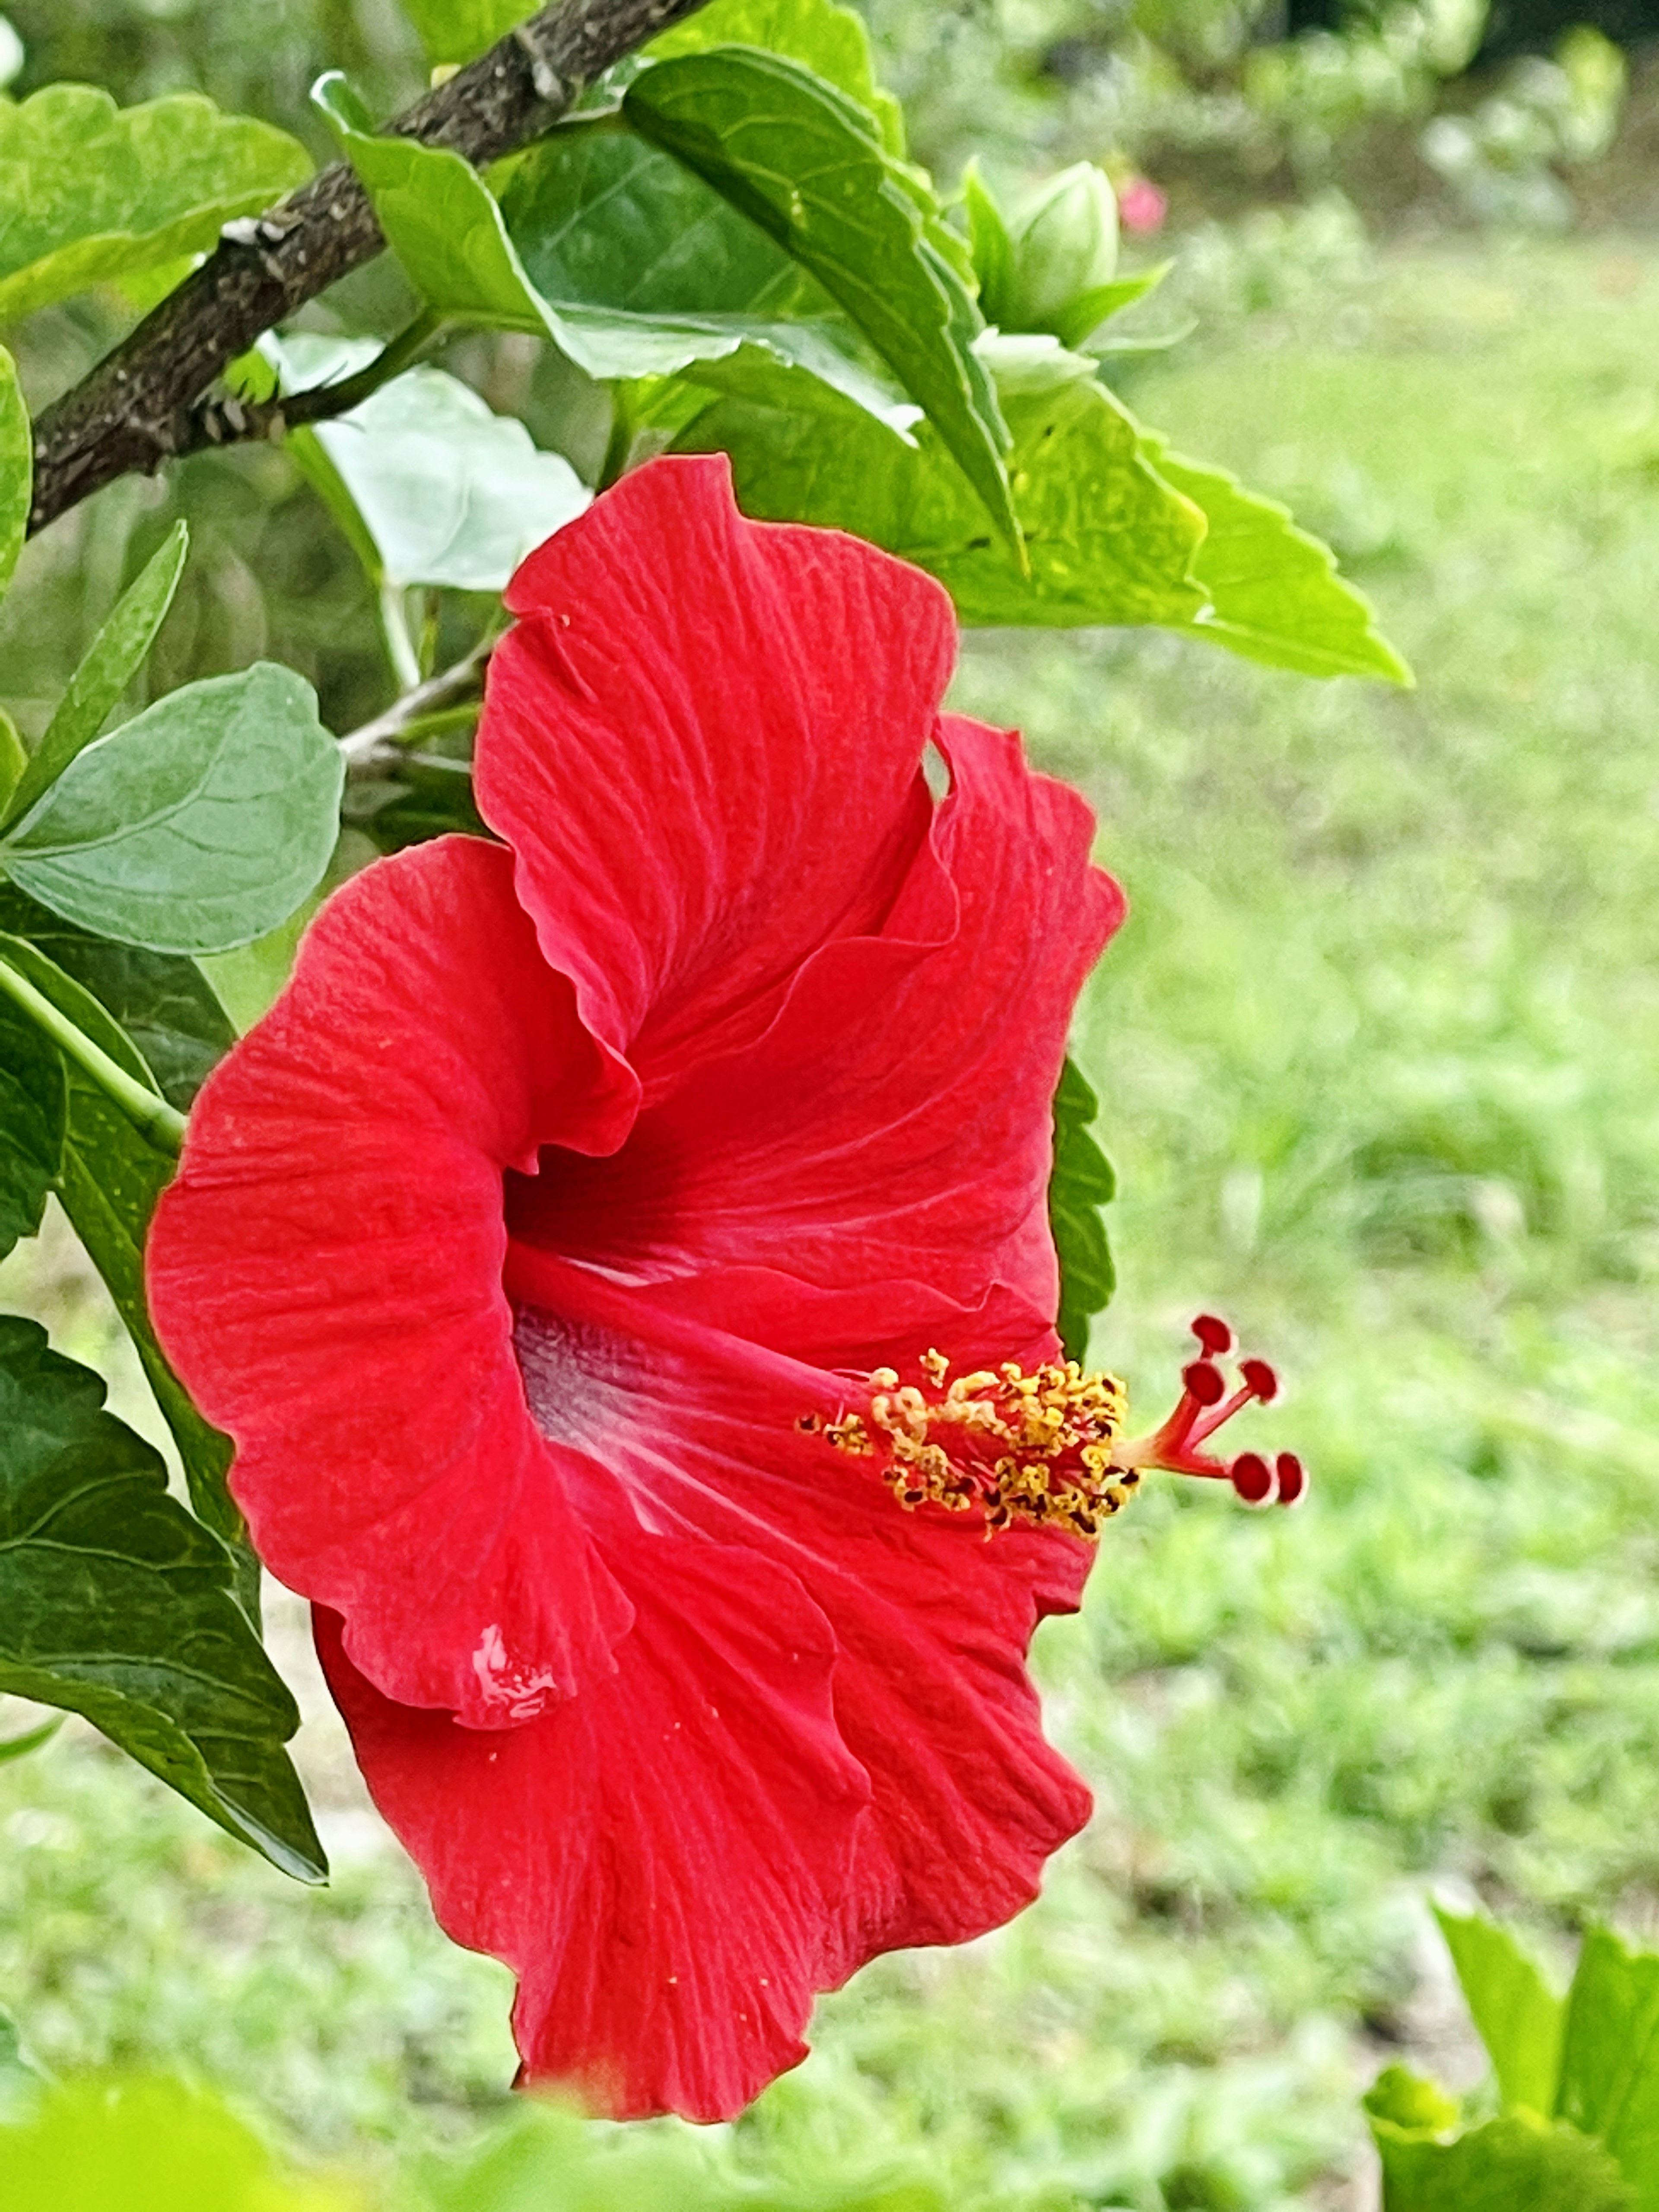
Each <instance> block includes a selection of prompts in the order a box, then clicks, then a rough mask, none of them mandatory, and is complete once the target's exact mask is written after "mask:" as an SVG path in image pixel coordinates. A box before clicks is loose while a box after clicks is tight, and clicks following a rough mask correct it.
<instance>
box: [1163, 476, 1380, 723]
mask: <svg viewBox="0 0 1659 2212" xmlns="http://www.w3.org/2000/svg"><path fill="white" fill-rule="evenodd" d="M1142 443H1143V447H1144V450H1145V452H1146V458H1147V459H1148V460H1149V461H1150V462H1151V463H1152V466H1153V467H1154V468H1155V469H1156V470H1157V471H1158V474H1159V475H1160V476H1161V477H1163V478H1164V481H1165V482H1166V483H1170V484H1173V485H1174V486H1175V488H1176V490H1177V491H1180V492H1182V493H1184V494H1185V495H1186V496H1187V497H1188V499H1190V500H1191V501H1192V502H1193V504H1194V506H1195V507H1200V508H1201V509H1202V511H1203V513H1204V514H1205V515H1206V518H1207V519H1208V522H1209V529H1208V531H1207V532H1206V536H1205V539H1204V543H1203V544H1202V545H1201V546H1200V548H1199V551H1198V556H1197V558H1196V559H1195V560H1194V563H1193V573H1194V575H1195V576H1196V577H1197V579H1198V580H1199V582H1200V584H1202V585H1203V586H1204V588H1205V590H1206V592H1208V594H1209V596H1210V599H1211V601H1212V605H1211V608H1210V610H1209V611H1208V612H1207V613H1206V614H1203V615H1201V616H1200V617H1198V619H1197V620H1196V621H1195V622H1194V623H1193V626H1192V629H1193V635H1194V636H1195V637H1206V638H1211V639H1213V640H1214V641H1215V642H1216V643H1217V644H1218V645H1225V646H1227V647H1230V648H1231V651H1233V652H1234V653H1242V654H1243V656H1244V658H1245V659H1248V660H1260V661H1265V662H1266V663H1267V665H1268V666H1269V667H1273V668H1293V669H1295V670H1297V671H1298V672H1299V673H1300V674H1302V675H1304V676H1379V677H1382V678H1383V679H1384V680H1385V681H1386V682H1388V683H1390V684H1410V683H1411V681H1412V673H1411V671H1410V669H1409V668H1407V665H1406V664H1405V662H1404V661H1403V660H1402V659H1401V658H1400V655H1399V654H1398V653H1396V652H1395V649H1394V647H1392V646H1391V645H1390V644H1389V641H1388V640H1387V639H1386V638H1385V637H1384V636H1383V635H1382V633H1381V632H1380V631H1379V630H1378V629H1377V628H1376V617H1375V614H1374V611H1373V609H1372V607H1371V604H1370V600H1369V599H1366V598H1365V597H1364V595H1363V593H1361V592H1357V591H1356V590H1355V589H1354V587H1353V586H1352V584H1350V583H1348V582H1346V580H1344V579H1343V578H1342V577H1340V576H1339V575H1338V574H1337V573H1336V561H1335V557H1334V555H1333V554H1332V552H1331V551H1330V549H1329V548H1328V546H1326V545H1323V544H1321V543H1320V541H1319V539H1318V538H1313V537H1310V535H1309V533H1308V532H1306V531H1305V530H1298V529H1297V526H1296V525H1295V523H1294V522H1293V521H1292V520H1291V513H1290V510H1289V508H1288V507H1281V506H1280V505H1279V502H1278V501H1277V500H1272V499H1264V498H1263V497H1262V496H1261V494H1260V493H1257V492H1250V491H1246V490H1245V489H1244V488H1243V485H1242V484H1240V483H1239V482H1238V479H1237V477H1232V476H1230V475H1228V473H1227V471H1225V469H1212V468H1208V467H1205V466H1203V465H1200V463H1198V462H1196V461H1188V460H1184V459H1182V457H1181V455H1180V454H1178V453H1171V452H1170V450H1169V448H1168V447H1167V446H1166V445H1165V444H1164V441H1163V440H1162V438H1160V437H1159V436H1158V434H1157V433H1156V432H1144V433H1143V434H1142Z"/></svg>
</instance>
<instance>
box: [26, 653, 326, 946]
mask: <svg viewBox="0 0 1659 2212" xmlns="http://www.w3.org/2000/svg"><path fill="white" fill-rule="evenodd" d="M342 782H343V767H342V763H341V759H340V752H339V748H338V746H337V744H335V743H334V740H333V739H332V738H331V737H330V735H329V733H328V732H327V731H326V730H325V729H324V727H323V726H322V724H321V723H320V722H319V720H318V719H317V702H316V697H315V695H314V694H313V691H312V689H311V686H310V685H309V684H307V683H306V682H305V681H304V680H303V679H302V678H301V677H298V676H296V675H295V673H294V672H293V671H292V670H291V669H287V668H279V667H277V666H276V665H274V664H273V663H271V662H269V661H260V662H258V663H256V664H255V665H254V666H253V667H252V668H249V669H246V670H245V671H243V672H242V673H241V674H240V675H237V676H215V677H210V678H207V679H206V680H205V681H204V682H203V683H199V684H186V685H185V687H184V688H183V689H182V690H178V691H174V692H171V693H170V694H169V695H168V696H167V697H166V698H165V699H161V700H158V701H157V702H156V703H155V705H154V706H153V707H150V708H147V709H146V710H145V712H144V713H143V714H140V715H138V716H137V718H136V719H135V720H132V721H131V722H127V723H125V724H124V725H123V726H121V728H119V729H118V730H115V731H112V732H111V733H110V735H109V736H108V737H106V738H98V739H96V740H95V741H94V743H93V744H89V745H88V746H87V747H86V748H85V750H83V751H82V752H81V753H79V754H77V756H76V758H75V759H74V760H73V761H71V762H70V764H69V766H68V768H66V769H64V773H63V775H61V776H60V777H59V778H58V781H57V782H56V783H55V784H53V785H52V788H51V789H50V790H49V791H48V792H47V793H46V796H45V797H44V798H43V799H41V800H40V803H39V804H38V805H36V806H35V807H34V809H33V811H32V812H30V813H29V814H27V815H26V816H25V817H23V819H22V820H21V822H19V823H17V824H16V825H15V828H14V829H12V830H11V831H10V832H9V834H8V835H7V836H5V837H4V838H3V839H0V866H4V868H5V869H6V871H7V872H8V873H9V875H10V876H11V877H12V878H13V880H14V881H15V882H16V883H17V884H21V887H22V888H23V890H26V891H27V892H28V893H29V894H30V896H33V897H34V898H37V899H39V900H40V902H41V903H42V904H43V905H45V906H49V907H51V908H52V910H53V912H54V913H57V914H60V915H63V916H64V920H65V921H73V922H76V923H78V924H79V925H80V926H81V927H82V928H85V929H91V930H95V931H97V932H98V933H100V935H101V936H105V937H113V938H117V939H119V940H120V941H121V942H123V943H124V944H130V945H149V946H150V947H151V948H153V949H154V950H155V951H163V952H213V951H222V950H223V949H224V948H226V947H228V946H229V945H246V944H247V943H248V942H249V941H250V940H251V939H253V938H256V937H259V936H263V935H264V933H265V932H266V931H267V930H270V929H272V928H274V927H276V924H277V923H278V922H279V921H283V919H284V918H285V917H286V916H287V915H289V914H291V913H292V912H293V911H294V908H295V907H296V906H298V905H299V903H300V902H301V899H303V898H304V897H305V896H306V895H307V892H308V891H310V890H313V887H314V886H315V885H316V884H318V883H319V881H320V879H321V877H322V873H323V871H324V869H325V867H326V866H327V865H328V860H329V855H330V854H331V852H332V851H333V849H334V843H335V838H336V836H337V827H338V817H339V801H340V789H341V785H342Z"/></svg>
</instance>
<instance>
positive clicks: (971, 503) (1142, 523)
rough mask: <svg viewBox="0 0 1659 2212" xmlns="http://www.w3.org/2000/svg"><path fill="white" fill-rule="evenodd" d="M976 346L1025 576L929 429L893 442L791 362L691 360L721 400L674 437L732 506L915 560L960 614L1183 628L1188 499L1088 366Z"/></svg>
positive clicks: (1191, 540)
mask: <svg viewBox="0 0 1659 2212" xmlns="http://www.w3.org/2000/svg"><path fill="white" fill-rule="evenodd" d="M982 344H983V349H984V350H985V352H986V353H987V355H988V356H990V357H991V358H992V359H993V360H994V361H995V362H996V363H997V365H998V383H999V389H1000V394H1001V401H1002V408H1003V411H1004V413H1005V414H1006V417H1007V420H1008V422H1009V425H1010V427H1011V428H1012V432H1013V437H1014V446H1013V451H1012V453H1011V455H1010V457H1009V459H1010V466H1011V470H1012V478H1013V482H1014V485H1015V496H1016V499H1017V501H1018V507H1019V513H1020V518H1021V520H1022V522H1023V524H1024V530H1025V533H1026V550H1027V553H1028V555H1029V556H1030V575H1029V577H1026V576H1022V575H1021V574H1020V572H1019V569H1018V566H1017V565H1016V563H1015V562H1014V560H1013V557H1012V555H1011V554H1010V553H1009V551H1008V550H1007V549H1006V546H1004V545H1003V544H1001V543H1000V541H999V540H998V539H997V538H995V537H994V535H993V534H992V532H990V531H989V530H988V529H987V526H986V521H985V516H984V513H983V512H982V510H981V507H980V506H979V503H978V501H976V500H975V498H974V497H973V495H971V493H970V492H969V490H968V489H967V487H966V485H965V484H964V483H963V479H962V477H961V474H960V472H959V471H957V470H956V469H955V468H953V467H951V465H950V463H949V461H948V460H947V459H946V458H945V455H944V453H942V452H941V450H940V447H939V441H938V439H937V437H936V435H934V433H933V429H932V428H931V426H929V425H927V424H919V425H918V426H917V429H916V443H915V449H914V450H910V449H907V448H906V447H904V446H902V445H901V444H900V443H899V442H898V441H897V440H896V439H895V438H894V437H892V436H891V435H890V434H889V433H888V432H886V431H884V429H882V428H881V427H880V425H879V424H878V423H875V422H872V421H871V419H870V418H869V416H864V415H860V413H858V412H857V411H856V410H854V409H853V408H851V407H848V405H847V404H846V403H845V402H844V401H842V400H841V399H839V398H836V395H835V394H833V393H829V392H824V391H823V387H822V386H817V385H815V384H813V383H811V382H810V381H809V380H807V379H806V378H805V377H801V376H799V375H797V374H793V372H791V371H788V370H785V369H778V368H770V367H769V365H767V364H765V363H763V362H748V361H744V360H743V359H739V360H738V361H735V362H732V363H729V364H728V363H719V364H715V365H714V366H712V367H709V368H700V369H699V370H697V371H696V375H697V377H698V379H699V380H700V381H702V382H706V383H707V384H708V385H709V386H711V387H714V386H719V387H720V390H721V393H722V396H721V397H720V398H718V399H716V400H714V402H712V403H711V404H710V405H709V406H708V408H707V409H705V410H702V412H700V413H699V414H698V415H697V416H696V417H695V419H694V420H693V421H692V422H691V423H690V426H689V427H688V428H686V429H684V431H682V432H681V433H680V435H679V436H678V439H677V441H676V446H677V449H678V450H679V451H681V452H689V453H707V452H725V453H729V454H730V455H731V457H732V472H733V475H734V477H735V480H736V483H737V489H738V501H739V504H740V505H741V506H742V507H743V509H744V513H746V514H752V515H755V516H757V517H758V518H761V519H763V520H773V521H804V522H815V523H822V524H826V525H829V526H831V527H834V528H836V529H840V530H848V531H850V532H853V534H854V536H855V537H859V538H867V539H868V540H869V541H870V542H871V544H876V545H881V546H884V547H885V548H886V550H888V551H889V552H890V553H896V554H898V555H899V556H900V557H901V558H902V559H903V560H906V561H912V562H915V564H916V565H917V567H919V568H926V569H927V570H929V571H930V572H931V573H932V574H933V575H935V576H937V577H938V578H939V581H940V582H941V583H942V584H944V585H945V587H946V588H947V589H948V590H949V592H950V593H951V598H952V599H954V600H955V602H956V606H957V614H958V615H959V616H960V617H961V619H962V620H963V622H964V623H1021V624H1036V625H1041V626H1053V627H1056V628H1062V629H1064V628H1069V627H1073V626H1075V625H1078V624H1081V623H1168V624H1170V625H1172V626H1174V627H1177V628H1182V629H1184V628H1185V627H1186V626H1187V624H1188V623H1190V622H1191V621H1192V620H1193V618H1194V616H1195V615H1196V614H1197V613H1198V612H1199V611H1200V609H1201V608H1202V607H1203V605H1204V604H1205V600H1204V594H1203V592H1201V591H1200V589H1199V588H1198V586H1196V585H1195V584H1194V583H1193V582H1192V580H1191V579H1190V576H1189V574H1188V571H1189V569H1190V568H1191V565H1192V561H1193V557H1194V552H1195V550H1196V549H1197V546H1198V544H1199V540H1200V537H1201V535H1202V532H1203V518H1202V516H1201V515H1200V513H1199V512H1198V510H1197V509H1196V507H1194V506H1193V505H1192V504H1191V503H1190V501H1188V500H1186V499H1184V498H1182V496H1181V495H1180V494H1179V493H1177V492H1175V491H1172V490H1171V489H1170V487H1169V486H1168V485H1166V484H1165V483H1164V482H1163V480H1162V478H1161V477H1158V475H1157V474H1156V473H1155V472H1154V471H1152V469H1151V468H1149V467H1148V466H1147V465H1146V461H1145V460H1144V459H1143V458H1142V456H1141V453H1140V448H1139V433H1138V430H1137V428H1136V425H1135V423H1134V422H1133V419H1132V418H1131V417H1130V416H1128V415H1127V413H1126V412H1125V411H1124V410H1123V408H1122V407H1121V405H1120V404H1119V403H1118V402H1117V400H1116V399H1115V398H1113V396H1112V394H1111V393H1110V392H1108V391H1107V389H1106V387H1105V386H1103V384H1101V383H1099V382H1098V381H1097V380H1096V378H1095V375H1094V364H1093V363H1092V362H1088V361H1085V360H1083V359H1081V358H1080V357H1079V356H1077V355H1075V354H1067V353H1065V352H1063V351H1062V349H1060V347H1059V346H1058V345H1056V344H1055V343H1054V340H1053V339H1051V338H1043V337H1036V338H1012V339H1006V338H998V339H994V340H992V341H989V342H982Z"/></svg>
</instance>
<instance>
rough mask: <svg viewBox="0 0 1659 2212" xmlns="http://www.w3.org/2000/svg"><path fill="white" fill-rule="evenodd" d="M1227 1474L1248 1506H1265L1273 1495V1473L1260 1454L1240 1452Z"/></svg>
mask: <svg viewBox="0 0 1659 2212" xmlns="http://www.w3.org/2000/svg"><path fill="white" fill-rule="evenodd" d="M1286 1456H1287V1457H1288V1456H1289V1455H1288V1454H1286ZM1227 1473H1228V1475H1229V1477H1230V1478H1231V1482H1232V1486H1233V1488H1234V1489H1235V1490H1236V1491H1237V1492H1238V1494H1239V1496H1240V1497H1241V1498H1243V1501H1244V1503H1245V1504H1247V1505H1265V1504H1267V1500H1268V1499H1269V1498H1271V1497H1272V1496H1273V1469H1272V1468H1270V1467H1269V1466H1268V1464H1267V1461H1266V1460H1265V1459H1263V1458H1262V1456H1261V1453H1260V1452H1240V1454H1239V1455H1238V1457H1237V1459H1236V1460H1235V1461H1234V1462H1233V1463H1232V1465H1231V1467H1230V1468H1228V1470H1227Z"/></svg>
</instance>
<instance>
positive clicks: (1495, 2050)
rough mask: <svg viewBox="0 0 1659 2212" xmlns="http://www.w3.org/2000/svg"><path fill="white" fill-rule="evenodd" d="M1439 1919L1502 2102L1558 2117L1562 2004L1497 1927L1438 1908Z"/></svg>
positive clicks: (1526, 1958)
mask: <svg viewBox="0 0 1659 2212" xmlns="http://www.w3.org/2000/svg"><path fill="white" fill-rule="evenodd" d="M1434 1917H1435V1918H1436V1919H1437V1921H1438V1922H1439V1923H1440V1932H1441V1934H1442V1935H1443V1936H1444V1937H1445V1939H1446V1948H1447V1949H1448V1950H1449V1952H1450V1953H1451V1956H1452V1964H1453V1966H1455V1967H1456V1969H1457V1978H1458V1981H1459V1983H1460V1984H1462V1990H1463V1996H1464V2001H1465V2002H1466V2003H1467V2004H1468V2008H1469V2011H1470V2013H1471V2015H1473V2017H1474V2024H1475V2027H1476V2028H1477V2029H1478V2030H1479V2032H1480V2040H1481V2041H1482V2042H1483V2043H1484V2044H1485V2045H1486V2050H1487V2053H1488V2055H1489V2056H1490V2057H1491V2059H1492V2069H1493V2071H1494V2072H1495V2073H1496V2075H1497V2076H1498V2092H1499V2094H1500V2095H1501V2096H1502V2097H1503V2100H1504V2103H1505V2104H1506V2105H1526V2106H1530V2107H1531V2109H1532V2110H1533V2111H1534V2112H1542V2113H1544V2114H1545V2115H1548V2114H1550V2113H1552V2112H1554V2110H1555V2100H1556V2087H1557V2084H1558V2081H1559V2076H1560V2072H1561V2036H1562V2030H1563V2027H1564V2026H1565V2006H1564V2005H1563V2003H1562V2001H1561V1999H1560V1998H1559V1997H1558V1996H1555V1995H1554V1993H1553V1991H1552V1990H1551V1989H1550V1987H1549V1985H1548V1984H1547V1982H1546V1981H1545V1979H1544V1977H1543V1976H1542V1974H1541V1973H1540V1972H1539V1971H1538V1968H1537V1966H1535V1965H1534V1962H1533V1960H1531V1959H1530V1958H1528V1955H1527V1954H1526V1953H1525V1952H1524V1951H1523V1950H1522V1948H1521V1946H1520V1945H1519V1944H1518V1943H1517V1942H1516V1940H1515V1938H1514V1937H1513V1936H1510V1934H1508V1933H1507V1931H1506V1930H1505V1929H1502V1928H1500V1927H1498V1924H1497V1923H1496V1922H1494V1921H1491V1920H1486V1919H1482V1918H1481V1917H1479V1916H1478V1915H1475V1914H1470V1915H1468V1916H1467V1917H1464V1916H1462V1915H1459V1914H1457V1913H1455V1912H1443V1911H1439V1910H1438V1909H1437V1910H1436V1911H1435V1916H1434Z"/></svg>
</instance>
